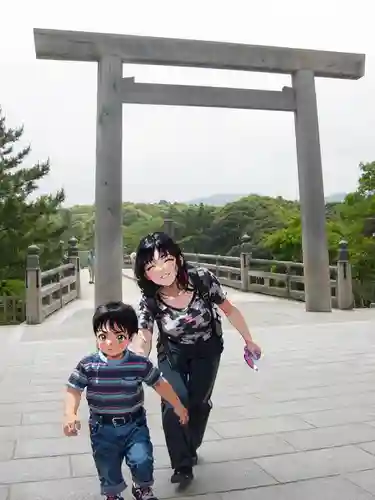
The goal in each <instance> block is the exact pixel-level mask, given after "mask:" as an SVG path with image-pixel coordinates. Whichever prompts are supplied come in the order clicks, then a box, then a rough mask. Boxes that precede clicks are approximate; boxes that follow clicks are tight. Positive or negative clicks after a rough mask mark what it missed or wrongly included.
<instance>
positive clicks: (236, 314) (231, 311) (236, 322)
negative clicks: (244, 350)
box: [208, 271, 261, 352]
mask: <svg viewBox="0 0 375 500" xmlns="http://www.w3.org/2000/svg"><path fill="white" fill-rule="evenodd" d="M208 273H209V277H210V298H211V300H212V302H213V303H214V304H216V305H217V306H218V307H219V308H220V310H221V311H223V313H224V314H225V316H226V317H227V318H228V320H229V322H230V323H231V325H232V326H234V328H235V329H236V330H237V331H238V332H239V333H240V334H241V336H242V338H243V339H244V341H245V343H246V345H247V347H248V349H249V350H250V351H251V352H261V349H260V347H259V346H258V345H257V344H256V343H255V342H254V341H253V338H252V336H251V333H250V331H249V327H248V326H247V323H246V321H245V318H244V317H243V315H242V313H241V311H240V310H239V309H237V307H236V306H235V305H233V304H232V302H230V301H229V300H228V299H227V297H226V293H225V292H224V290H223V288H222V286H221V284H220V281H219V280H218V279H217V277H216V276H215V275H214V274H213V273H211V272H210V271H208Z"/></svg>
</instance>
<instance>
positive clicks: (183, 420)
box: [174, 405, 189, 425]
mask: <svg viewBox="0 0 375 500" xmlns="http://www.w3.org/2000/svg"><path fill="white" fill-rule="evenodd" d="M174 412H175V414H176V415H177V416H178V417H179V419H180V424H181V425H186V424H187V423H188V422H189V413H188V411H187V409H186V408H185V407H184V406H182V405H181V406H180V405H179V406H176V407H175V408H174Z"/></svg>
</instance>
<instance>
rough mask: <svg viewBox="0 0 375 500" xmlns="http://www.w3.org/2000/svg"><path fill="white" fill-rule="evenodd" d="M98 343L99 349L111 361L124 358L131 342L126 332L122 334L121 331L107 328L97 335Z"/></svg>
mask: <svg viewBox="0 0 375 500" xmlns="http://www.w3.org/2000/svg"><path fill="white" fill-rule="evenodd" d="M96 342H97V346H98V349H99V350H100V351H102V353H103V354H105V355H106V356H107V357H108V358H109V359H111V358H113V359H116V358H120V357H122V355H123V353H124V351H125V349H126V348H127V346H128V344H129V343H130V340H129V337H128V334H127V332H126V331H124V332H122V331H119V329H116V330H112V329H110V328H105V329H103V330H102V331H99V332H98V333H97V334H96Z"/></svg>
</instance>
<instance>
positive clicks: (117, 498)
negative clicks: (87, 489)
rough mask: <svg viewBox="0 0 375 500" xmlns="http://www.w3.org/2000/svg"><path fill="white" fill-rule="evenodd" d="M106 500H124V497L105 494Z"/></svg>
mask: <svg viewBox="0 0 375 500" xmlns="http://www.w3.org/2000/svg"><path fill="white" fill-rule="evenodd" d="M105 498H106V500H124V497H122V496H120V495H107V496H106V497H105Z"/></svg>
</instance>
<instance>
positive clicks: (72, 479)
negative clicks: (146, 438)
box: [0, 274, 375, 500]
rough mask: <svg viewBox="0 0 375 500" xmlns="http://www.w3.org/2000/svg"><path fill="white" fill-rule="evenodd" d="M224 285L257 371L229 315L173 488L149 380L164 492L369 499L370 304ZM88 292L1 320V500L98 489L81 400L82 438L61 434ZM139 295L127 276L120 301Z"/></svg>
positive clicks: (224, 497)
mask: <svg viewBox="0 0 375 500" xmlns="http://www.w3.org/2000/svg"><path fill="white" fill-rule="evenodd" d="M83 281H84V282H87V281H88V280H87V276H85V274H83ZM228 293H229V296H230V297H231V298H232V300H233V301H234V302H235V303H236V304H238V305H239V307H240V308H241V310H242V311H243V312H244V313H245V316H246V318H247V319H248V321H249V324H250V325H251V326H252V329H253V333H254V337H255V338H256V340H258V341H259V343H260V344H261V345H262V346H263V348H264V359H263V360H262V361H261V364H260V371H259V372H258V373H254V372H252V371H251V370H250V369H249V368H248V367H247V366H246V365H245V363H244V362H243V360H242V342H241V339H240V337H239V335H238V334H236V333H235V332H233V330H232V329H231V328H230V325H228V324H227V323H226V329H225V341H226V349H225V352H224V356H223V362H222V366H221V369H220V373H219V376H218V381H217V385H216V390H215V394H214V398H213V400H214V410H213V412H212V417H211V419H210V422H209V427H208V430H207V434H206V441H205V443H204V445H203V446H202V449H201V451H200V464H199V465H198V466H197V467H196V468H195V475H196V479H195V481H194V483H193V484H192V485H191V486H190V488H189V489H188V490H187V491H185V492H184V493H181V494H180V493H178V492H177V491H176V489H175V487H174V486H172V485H171V484H170V483H169V476H170V470H169V468H168V467H169V463H168V456H167V452H166V449H165V445H164V439H163V433H162V429H161V423H160V415H159V401H158V397H157V395H156V394H155V393H154V392H153V391H152V390H149V389H146V406H147V409H148V415H149V423H150V427H151V433H152V438H153V442H154V445H155V466H156V472H155V479H156V484H155V490H156V492H157V493H158V495H159V496H160V498H169V499H171V498H176V497H179V498H184V499H187V498H190V499H191V497H192V496H194V497H195V500H214V499H217V500H249V499H251V500H273V499H278V500H301V499H303V500H312V499H314V500H315V499H316V497H321V498H323V499H324V500H338V499H340V500H357V499H358V500H369V499H372V498H375V398H374V389H373V388H374V383H375V365H374V364H375V339H374V337H373V336H374V334H375V329H374V325H375V310H374V309H372V310H366V311H354V312H340V311H335V312H333V313H332V314H313V313H309V314H308V313H305V312H304V305H303V304H300V303H295V302H288V301H285V300H282V299H274V298H271V297H263V296H260V295H252V294H242V293H240V292H238V291H234V290H228ZM83 295H84V297H83V299H82V300H81V301H79V302H78V301H77V302H75V303H72V304H70V305H69V306H68V307H66V308H65V309H64V310H63V311H61V312H60V313H58V314H56V315H54V316H52V317H51V318H49V319H48V320H47V321H46V322H45V323H43V324H42V325H39V326H33V327H31V326H20V327H16V328H11V329H8V328H1V329H0V335H2V336H3V352H4V354H5V356H4V357H3V362H2V365H1V367H0V500H21V499H22V500H52V499H54V500H99V499H100V496H99V495H98V482H97V479H96V477H95V470H94V466H93V461H92V458H91V455H90V446H89V441H88V433H87V425H86V423H85V418H86V416H87V408H86V407H85V405H83V407H82V410H81V416H82V420H83V422H84V426H83V427H84V428H83V431H82V434H81V436H79V437H76V438H65V437H64V436H62V430H61V420H62V400H63V385H64V383H65V381H66V378H67V376H68V374H69V372H70V371H71V370H72V368H73V367H74V365H75V363H76V362H77V361H78V360H79V359H80V358H81V357H82V355H84V354H85V353H86V352H87V351H88V350H90V349H92V347H93V346H94V339H93V334H92V332H91V328H90V315H91V314H92V304H93V300H92V299H93V287H90V286H89V285H88V284H86V285H85V286H84V287H83ZM137 297H138V294H137V289H136V286H135V284H134V283H133V282H132V280H129V279H124V300H126V301H129V302H130V303H134V304H135V303H136V301H137ZM127 498H128V497H127Z"/></svg>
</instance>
